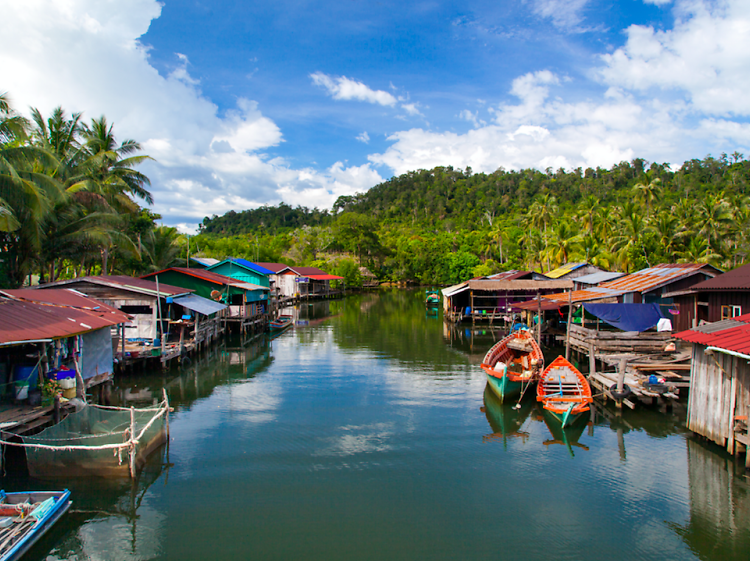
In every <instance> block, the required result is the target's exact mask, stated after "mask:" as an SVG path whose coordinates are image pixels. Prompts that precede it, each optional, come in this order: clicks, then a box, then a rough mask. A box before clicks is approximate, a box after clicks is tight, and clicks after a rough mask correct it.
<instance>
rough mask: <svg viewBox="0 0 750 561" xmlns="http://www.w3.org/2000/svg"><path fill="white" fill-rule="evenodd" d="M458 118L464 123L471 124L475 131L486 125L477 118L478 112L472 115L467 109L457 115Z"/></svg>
mask: <svg viewBox="0 0 750 561" xmlns="http://www.w3.org/2000/svg"><path fill="white" fill-rule="evenodd" d="M458 117H459V118H460V119H463V120H465V121H469V122H470V123H471V124H473V125H474V128H475V129H476V128H479V127H480V126H484V125H486V124H487V122H486V121H484V120H482V119H480V118H479V111H475V112H474V113H472V112H471V111H469V110H468V109H464V110H463V111H461V112H460V113H459V114H458Z"/></svg>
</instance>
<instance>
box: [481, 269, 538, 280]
mask: <svg viewBox="0 0 750 561" xmlns="http://www.w3.org/2000/svg"><path fill="white" fill-rule="evenodd" d="M526 277H531V271H515V270H513V271H503V272H502V273H495V274H494V275H489V276H487V277H480V278H485V279H490V280H517V279H523V278H526ZM477 280H478V279H477Z"/></svg>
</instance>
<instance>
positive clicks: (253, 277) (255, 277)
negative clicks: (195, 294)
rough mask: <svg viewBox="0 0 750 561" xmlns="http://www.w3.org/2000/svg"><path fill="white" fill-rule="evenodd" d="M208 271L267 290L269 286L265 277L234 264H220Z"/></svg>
mask: <svg viewBox="0 0 750 561" xmlns="http://www.w3.org/2000/svg"><path fill="white" fill-rule="evenodd" d="M209 270H210V271H211V272H213V273H219V274H220V275H224V276H227V277H231V278H233V279H237V280H239V281H242V282H249V283H252V284H259V285H260V286H265V287H267V288H268V287H270V286H271V283H270V282H269V280H268V277H267V276H266V275H262V274H261V273H256V272H255V271H251V270H249V269H246V268H245V267H242V266H241V265H237V264H236V263H221V264H219V265H215V266H214V267H210V268H209Z"/></svg>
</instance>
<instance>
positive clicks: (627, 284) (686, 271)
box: [544, 263, 720, 302]
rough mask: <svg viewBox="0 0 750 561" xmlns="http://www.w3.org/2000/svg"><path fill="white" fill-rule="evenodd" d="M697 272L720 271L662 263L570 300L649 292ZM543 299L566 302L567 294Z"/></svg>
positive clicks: (552, 295) (576, 293)
mask: <svg viewBox="0 0 750 561" xmlns="http://www.w3.org/2000/svg"><path fill="white" fill-rule="evenodd" d="M699 272H702V273H707V274H718V273H719V272H720V271H719V270H718V269H716V268H715V267H713V266H711V265H707V264H705V263H683V264H668V263H664V264H661V265H655V266H653V267H649V268H648V269H642V270H640V271H637V272H635V273H631V274H629V275H625V276H624V277H620V278H617V279H615V280H611V281H608V282H604V283H602V284H600V285H599V286H592V287H591V288H588V289H586V290H576V291H575V292H573V296H572V300H573V302H586V301H589V300H600V299H602V298H611V297H616V296H621V295H623V294H627V293H628V292H641V293H643V292H650V291H652V290H656V289H657V288H661V287H662V286H666V285H668V284H670V283H672V282H675V281H676V280H679V279H683V278H687V277H689V276H692V275H695V274H698V273H699ZM544 297H545V298H548V299H550V300H555V301H557V302H567V301H568V293H567V292H566V293H564V294H563V293H560V294H549V295H546V296H544Z"/></svg>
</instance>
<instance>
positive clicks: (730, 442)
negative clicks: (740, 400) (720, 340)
mask: <svg viewBox="0 0 750 561" xmlns="http://www.w3.org/2000/svg"><path fill="white" fill-rule="evenodd" d="M722 360H723V359H722ZM727 360H729V361H730V362H731V361H732V358H731V357H727ZM722 370H723V369H722ZM738 370H739V369H736V368H730V369H729V372H728V373H729V374H731V375H732V383H731V389H730V391H731V395H730V396H729V431H727V432H728V433H729V436H728V437H727V452H729V453H730V454H732V455H734V448H735V444H734V409H735V407H737V376H736V375H735V372H738ZM746 454H747V452H746Z"/></svg>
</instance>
